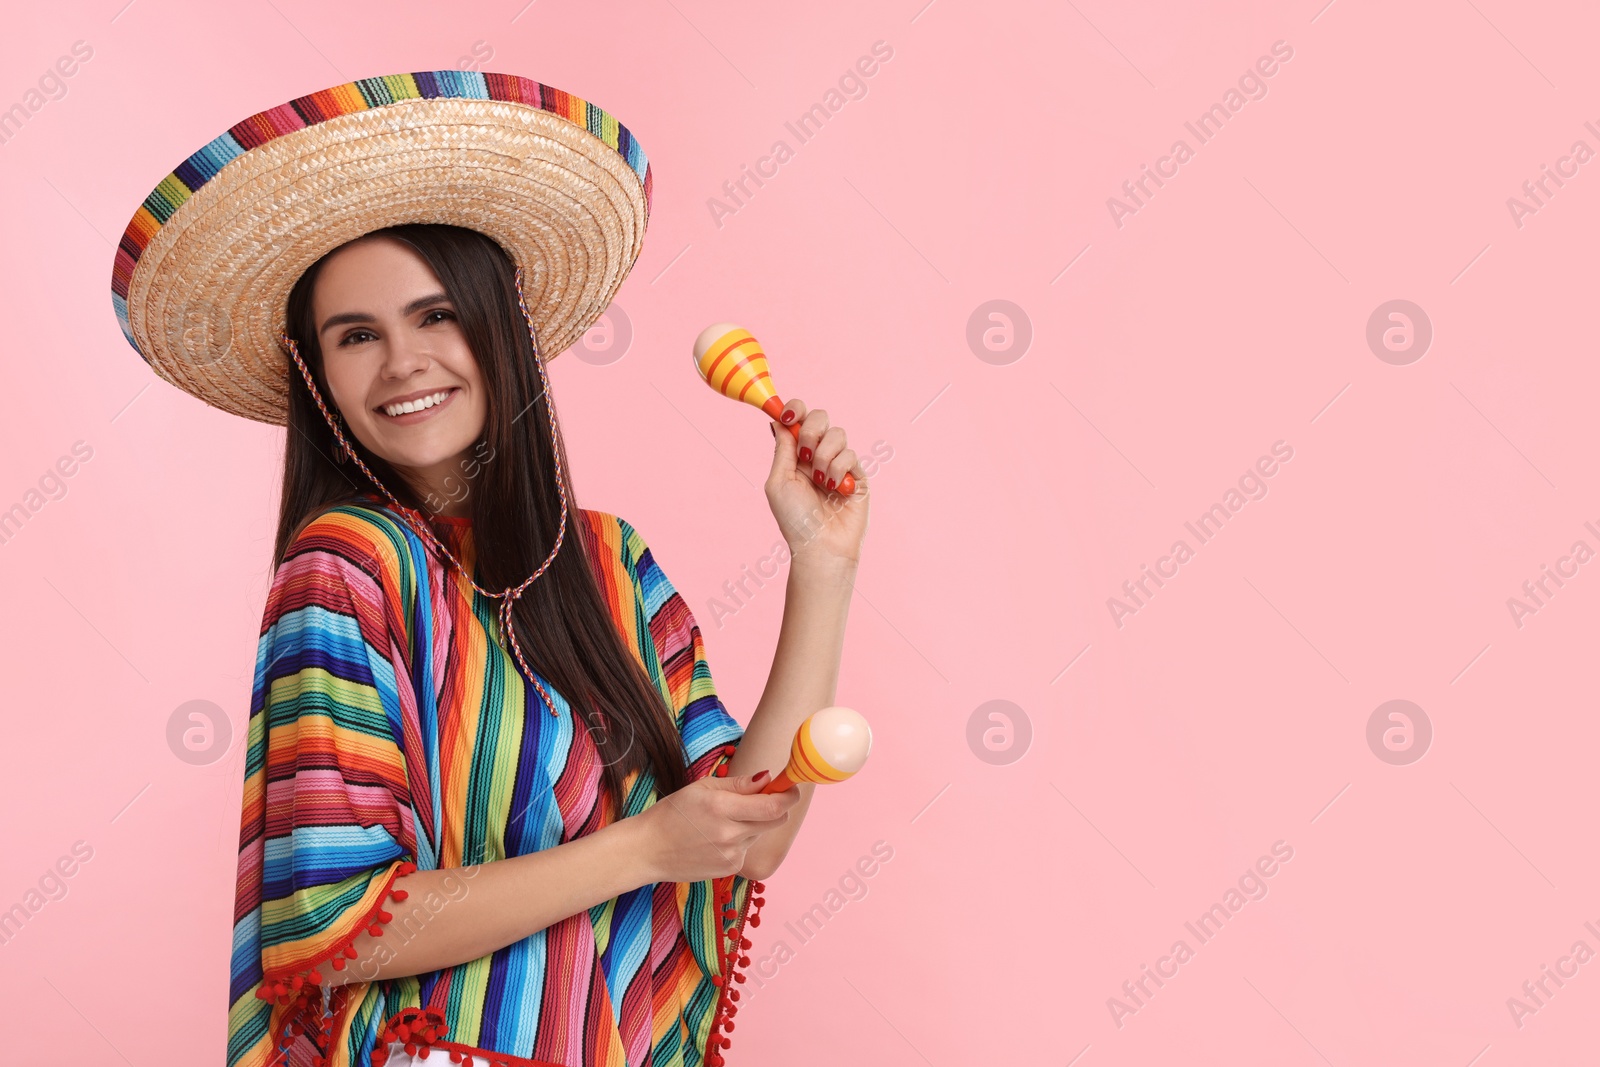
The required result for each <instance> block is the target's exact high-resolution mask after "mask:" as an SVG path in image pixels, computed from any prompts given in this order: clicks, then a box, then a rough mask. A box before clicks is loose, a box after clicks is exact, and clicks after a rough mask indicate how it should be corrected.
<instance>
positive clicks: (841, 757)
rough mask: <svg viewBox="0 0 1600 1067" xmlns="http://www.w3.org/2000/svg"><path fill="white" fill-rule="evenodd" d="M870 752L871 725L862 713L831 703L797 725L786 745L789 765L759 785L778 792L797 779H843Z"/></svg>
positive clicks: (820, 782) (821, 782) (821, 781)
mask: <svg viewBox="0 0 1600 1067" xmlns="http://www.w3.org/2000/svg"><path fill="white" fill-rule="evenodd" d="M871 751H872V728H871V727H869V726H868V725H867V720H866V719H863V718H862V717H861V713H860V712H858V711H854V710H852V709H851V708H846V707H841V706H839V705H834V706H833V707H831V708H823V709H822V710H821V711H819V712H817V713H816V714H815V715H812V716H811V717H810V718H808V719H807V720H806V721H805V722H803V723H801V724H800V729H799V730H797V731H795V735H794V744H793V745H791V746H790V747H789V765H788V766H787V767H785V768H784V769H783V770H781V771H779V772H778V774H777V777H775V778H773V779H772V780H771V781H770V782H768V783H767V784H766V785H764V786H762V787H761V792H763V793H781V792H783V791H784V790H785V789H788V788H789V787H790V786H792V785H794V784H795V783H796V782H815V783H817V784H818V785H827V784H830V783H833V782H842V781H844V780H845V779H846V778H848V777H850V776H851V775H852V774H855V773H856V772H857V771H859V770H860V769H861V765H862V764H863V763H865V762H867V753H869V752H871Z"/></svg>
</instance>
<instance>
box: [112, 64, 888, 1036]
mask: <svg viewBox="0 0 1600 1067" xmlns="http://www.w3.org/2000/svg"><path fill="white" fill-rule="evenodd" d="M472 77H475V78H476V79H478V80H476V81H473V80H471V78H470V77H469V76H467V75H456V74H455V73H454V72H432V73H425V74H407V75H396V76H392V77H391V78H386V79H371V80H369V81H366V82H357V83H352V84H351V85H348V86H341V87H338V88H337V89H334V90H326V91H324V93H321V94H313V96H311V97H302V98H299V99H298V100H296V101H292V102H291V104H289V105H284V108H280V109H274V112H263V113H261V114H260V115H257V116H253V117H252V119H249V120H246V121H245V122H244V123H241V124H239V125H238V126H235V127H234V128H233V129H232V130H230V132H229V134H228V135H227V137H228V139H229V143H228V144H224V143H223V139H222V138H219V139H217V141H214V142H212V143H211V144H210V145H208V146H207V147H206V149H203V150H202V151H201V152H199V153H196V154H195V156H192V157H191V158H190V160H188V161H186V163H185V165H184V167H180V169H179V170H178V171H176V172H174V174H173V175H172V176H171V178H169V180H168V181H167V182H164V183H163V186H162V187H159V188H158V189H157V191H156V192H155V193H153V194H152V197H151V199H147V201H146V203H145V207H143V208H141V212H142V213H143V214H144V215H147V216H149V217H148V218H144V217H141V216H136V217H135V219H134V223H133V224H132V225H130V227H129V236H127V237H125V238H124V245H123V251H122V253H121V254H120V255H119V261H118V268H117V271H118V272H117V275H116V277H115V278H114V283H113V285H114V289H115V290H117V298H118V301H119V303H118V311H119V315H121V316H122V318H123V321H124V328H125V330H126V331H127V334H128V337H129V340H130V342H132V343H133V344H134V347H135V348H136V349H138V350H139V351H140V352H141V354H143V355H144V356H145V358H146V359H147V360H149V361H150V362H151V364H152V365H153V366H154V367H155V368H156V369H157V370H158V372H161V373H162V374H163V376H164V377H167V378H168V379H169V380H172V381H175V382H176V383H177V384H179V385H181V386H182V387H183V388H185V389H187V390H188V391H190V392H192V393H193V394H194V395H196V396H199V397H201V398H202V399H205V400H206V401H207V402H208V403H212V404H215V405H216V406H218V407H222V408H224V409H225V410H230V411H234V412H236V413H239V414H243V415H247V416H249V417H255V418H262V419H263V421H281V422H283V423H284V424H286V425H287V427H288V432H287V435H286V446H285V459H284V476H283V488H282V498H281V506H280V511H279V523H278V533H277V538H276V542H275V546H274V553H273V561H274V566H275V571H274V577H273V582H272V586H271V589H270V591H269V594H268V598H267V605H266V611H265V618H264V620H263V625H262V630H261V637H260V643H259V647H258V652H257V663H256V673H255V679H254V685H253V692H252V701H251V706H250V719H249V730H248V733H247V740H246V743H247V745H248V750H247V756H246V770H245V788H244V796H243V806H242V820H241V835H240V853H239V866H238V882H237V896H236V907H235V915H234V922H235V925H234V936H233V956H232V966H231V975H232V981H231V989H230V996H229V1000H230V1005H231V1007H230V1011H229V1022H228V1035H229V1038H228V1040H229V1048H228V1057H227V1063H228V1064H229V1065H230V1067H234V1065H239V1064H278V1063H283V1064H290V1063H293V1064H296V1065H298V1064H301V1063H314V1064H318V1065H326V1067H343V1065H346V1064H355V1065H362V1067H365V1065H368V1064H371V1065H387V1067H401V1065H404V1064H408V1063H410V1062H412V1060H413V1057H416V1058H417V1059H418V1060H420V1059H421V1058H426V1057H427V1056H428V1055H429V1054H430V1053H431V1054H436V1055H441V1056H443V1055H445V1054H448V1059H449V1061H450V1062H452V1063H457V1062H459V1063H467V1062H471V1063H473V1064H497V1065H505V1067H550V1065H561V1067H580V1065H584V1067H587V1065H605V1067H611V1065H616V1067H640V1065H644V1064H650V1065H652V1067H661V1065H664V1064H681V1065H684V1067H694V1065H697V1064H700V1063H707V1064H712V1065H716V1064H720V1063H722V1062H723V1050H724V1049H725V1048H726V1047H727V1046H728V1045H729V1043H730V1040H729V1038H728V1037H727V1035H726V1033H724V1032H723V1031H728V1030H732V1029H733V1028H734V1023H733V1015H734V1014H735V1013H736V1012H737V1010H738V1004H737V999H738V990H737V984H738V983H739V982H741V981H742V980H743V978H744V976H743V975H742V974H740V973H738V971H737V968H738V967H739V966H740V965H742V964H746V963H748V956H747V955H746V954H745V950H747V949H748V948H749V947H750V941H749V938H748V936H747V933H746V932H745V926H746V922H747V921H748V923H749V924H750V925H756V924H758V923H759V916H758V914H757V912H756V909H758V908H759V905H760V903H761V898H760V896H759V895H758V894H759V892H760V889H761V882H760V879H764V878H766V877H768V876H770V875H771V874H772V872H773V871H775V870H776V869H777V867H778V866H779V864H780V863H781V862H782V860H783V858H784V857H785V855H786V854H787V852H788V850H789V848H790V846H791V845H792V843H793V841H794V839H795V835H796V834H797V832H798V830H799V828H800V825H801V822H802V820H803V818H804V815H805V812H806V809H807V807H808V806H809V803H810V800H811V790H812V788H813V787H812V786H809V785H798V786H795V787H793V788H791V789H790V790H788V791H786V792H783V793H777V794H761V793H760V792H759V790H760V788H761V784H762V780H763V779H764V778H765V777H766V776H767V774H768V773H770V772H772V771H775V770H777V769H779V768H781V767H782V766H783V765H784V764H785V762H786V760H787V756H788V748H789V744H790V741H791V740H792V738H793V736H794V733H795V731H796V729H797V728H798V727H799V725H800V723H801V722H802V721H803V720H804V719H805V717H806V716H808V715H809V714H811V713H812V712H814V711H816V710H818V709H819V708H821V707H824V706H826V705H828V704H831V703H833V701H834V690H835V685H836V680H837V676H838V667H839V659H840V652H841V646H842V638H843V631H844V624H845V618H846V612H847V609H848V606H849V601H850V595H851V591H852V588H853V578H854V572H855V569H856V566H857V563H858V561H859V558H860V549H861V544H862V538H863V536H864V534H865V530H866V518H867V494H866V481H867V479H866V476H865V472H864V471H863V470H862V469H861V466H860V464H859V462H858V461H857V457H856V454H855V452H854V451H853V450H851V449H850V448H849V447H848V446H847V441H846V437H845V434H844V431H843V430H842V429H841V428H840V427H838V426H834V425H832V424H831V423H830V422H829V420H828V417H827V414H826V412H824V411H822V410H808V409H807V408H806V407H805V405H804V404H802V403H801V402H799V401H791V402H790V403H789V404H788V405H787V407H786V408H785V409H784V413H783V417H782V418H783V421H784V422H785V423H786V424H797V425H798V426H799V427H800V433H799V439H798V440H795V439H794V438H793V437H792V436H791V434H789V433H787V432H785V433H778V432H776V429H774V438H775V445H774V456H773V463H772V467H771V471H770V473H769V475H768V478H767V481H766V485H765V492H766V497H767V501H768V504H769V506H770V507H771V509H772V512H773V515H774V517H775V519H776V520H777V522H778V525H779V528H780V530H781V531H782V533H783V535H784V537H785V539H786V541H787V543H788V545H789V547H790V559H789V564H790V572H789V578H788V584H787V591H786V600H785V604H784V615H783V624H782V630H781V633H780V635H779V639H778V645H777V649H776V652H775V654H774V658H773V664H772V670H771V673H770V675H769V677H768V681H767V685H766V689H765V691H764V692H763V695H762V697H761V700H760V702H759V703H758V704H757V706H756V708H755V709H754V710H753V711H752V713H751V715H750V723H749V726H748V727H747V728H743V729H741V727H740V726H739V724H738V723H737V721H735V720H734V719H733V718H732V717H731V716H730V715H729V714H728V713H727V711H726V709H725V708H724V707H723V705H722V703H721V701H720V699H719V698H718V696H717V694H716V690H715V687H714V685H713V682H712V678H711V673H710V670H709V667H708V665H707V662H706V659H705V654H704V644H703V641H702V639H701V634H700V631H699V628H698V626H697V625H696V623H695V620H694V618H693V615H692V614H691V612H690V611H689V609H688V607H687V604H686V603H685V601H684V600H683V598H682V597H681V596H680V595H679V594H678V592H677V591H676V590H675V589H674V587H673V586H672V584H671V582H670V581H669V580H668V579H667V576H666V574H665V573H664V571H663V570H662V568H661V566H660V563H659V562H658V561H657V560H656V558H655V556H654V554H653V553H652V551H651V550H650V547H649V546H648V545H647V544H646V542H645V541H644V539H643V537H642V536H641V535H640V533H639V531H638V530H637V529H635V528H634V526H633V525H632V524H630V523H629V522H628V521H626V520H625V519H623V518H621V517H619V516H617V515H615V514H611V513H607V512H603V511H595V510H587V509H583V508H579V507H576V506H575V505H573V504H572V501H571V495H570V492H571V489H570V485H569V483H568V479H567V477H566V463H565V453H564V448H563V446H562V441H561V436H560V432H559V428H558V424H557V420H556V416H555V408H554V405H553V404H552V402H551V397H550V392H549V380H548V378H547V377H546V374H545V367H544V364H545V363H546V362H548V360H549V359H550V358H552V355H553V353H554V352H556V351H559V348H557V347H555V346H556V345H560V346H561V347H565V345H564V344H562V341H566V342H569V343H570V341H571V340H572V339H574V338H575V337H576V336H578V335H579V334H580V333H581V332H582V330H583V329H586V328H587V327H588V325H590V324H592V322H593V321H594V320H595V319H596V318H598V315H599V314H600V313H601V312H602V311H603V310H604V307H605V304H606V303H607V302H609V299H610V295H611V293H613V292H614V291H615V288H616V286H617V285H619V284H620V283H621V280H622V276H623V275H624V274H626V271H627V269H628V267H629V266H631V263H632V261H633V259H634V257H636V255H637V252H638V245H639V241H640V240H641V239H642V235H643V224H644V221H645V220H646V218H647V215H648V203H649V198H648V194H649V189H650V178H649V171H648V166H647V164H644V163H643V155H642V153H640V152H639V151H638V147H637V144H636V142H634V141H633V140H632V138H631V135H629V134H628V133H627V132H626V130H625V129H624V128H622V127H620V126H617V125H616V124H615V120H614V119H611V118H610V116H607V115H605V114H604V113H603V112H599V110H598V109H597V108H594V107H593V105H588V104H585V103H584V102H582V101H578V102H577V103H576V104H574V103H573V99H572V98H570V97H568V96H566V94H557V93H556V91H554V90H551V89H550V88H549V87H545V86H539V85H538V84H537V83H534V82H530V81H528V80H527V79H518V78H511V77H510V76H504V75H476V76H472ZM356 104H359V105H360V106H355V105H356ZM488 105H492V106H488ZM580 106H581V108H582V109H583V112H584V121H583V122H582V124H581V125H580V124H579V123H578V122H576V121H574V119H573V112H574V111H576V110H578V108H579V107H580ZM285 109H287V112H286V111H285ZM597 113H598V115H599V116H600V118H599V119H597V118H596V114H597ZM290 114H292V116H293V118H290V117H289V115H290ZM264 116H265V117H266V118H264ZM347 119H348V120H352V121H344V120H347ZM296 120H298V121H299V125H296V124H295V121H296ZM261 130H270V131H271V135H270V136H265V135H262V134H260V131H261ZM530 130H531V131H533V132H534V133H536V134H537V135H538V136H532V135H530V134H529V131H530ZM595 130H600V131H601V134H598V135H597V134H596V133H594V132H592V131H595ZM253 137H255V138H258V139H257V142H256V143H255V144H250V143H249V142H250V141H251V139H252V138H253ZM486 145H488V146H490V147H492V148H493V149H494V150H495V151H494V152H487V151H484V149H485V146H486ZM597 146H598V147H597ZM496 153H497V154H496ZM607 153H609V155H608V154H607ZM579 156H582V157H583V158H581V159H580V158H578V157H579ZM508 159H510V160H515V163H513V164H508V163H507V162H506V160H508ZM219 160H221V162H220V163H219ZM619 160H620V163H621V165H618V163H619ZM236 164H238V165H236ZM591 164H592V166H591ZM562 169H564V170H565V171H566V172H567V176H566V179H565V180H564V179H563V177H562V176H561V174H560V173H559V171H561V170H562ZM353 174H361V175H364V180H363V181H360V182H356V181H354V180H353V178H352V175H353ZM628 176H632V177H633V179H634V181H635V184H634V185H633V186H631V187H630V186H628V185H627V183H626V180H625V179H626V177H628ZM535 178H536V179H537V180H535ZM389 179H393V181H392V183H391V182H389ZM618 179H624V180H621V181H620V183H617V184H616V185H615V188H614V189H612V190H610V191H609V192H608V191H605V190H603V189H602V188H601V187H602V186H603V185H604V183H605V182H606V181H607V180H611V181H613V182H614V183H616V182H617V180H618ZM175 182H176V183H178V185H177V186H174V184H173V183H175ZM386 183H389V184H392V186H393V188H391V189H390V190H389V191H390V192H391V193H394V194H395V195H394V196H393V197H389V198H386V197H384V196H383V195H381V194H382V193H383V192H384V191H385V190H384V188H383V187H384V186H385V184H386ZM158 196H159V197H161V198H162V200H161V202H160V203H156V204H155V206H154V207H152V204H153V202H154V201H155V200H156V198H157V197H158ZM407 197H414V198H415V199H414V201H412V202H410V203H408V202H407ZM251 198H254V203H253V205H252V203H250V201H251ZM174 200H176V202H177V204H178V206H177V207H176V208H173V207H172V206H171V203H172V201H174ZM416 203H426V204H428V205H429V209H428V210H427V211H419V210H418V208H417V207H416V206H415V204H416ZM619 204H620V205H622V206H621V207H619V206H618V205H619ZM252 208H253V211H252ZM419 214H422V215H431V216H433V217H434V218H435V219H442V221H428V222H418V221H416V216H417V215H419ZM597 217H598V218H600V219H601V220H602V221H601V222H600V223H598V224H595V223H594V221H593V220H594V219H595V218H597ZM508 219H510V220H513V221H509V222H508V221H507V220H508ZM586 226H588V227H590V229H587V230H586V229H585V227H586ZM241 227H242V228H243V231H244V232H241ZM563 230H564V231H566V232H565V238H566V239H567V242H568V245H570V247H562V244H561V241H562V239H563V233H562V231H563ZM619 234H620V235H622V236H623V237H624V238H630V237H631V250H630V248H629V241H627V240H624V241H623V242H622V243H621V246H620V251H619V246H618V244H617V242H616V241H615V240H614V238H615V237H617V235H619ZM541 242H545V243H544V244H543V245H541ZM513 250H514V251H513ZM296 262H299V263H304V264H306V265H305V266H304V267H303V268H297V267H296V266H295V264H296ZM225 267H226V268H227V269H226V271H224V268H225ZM585 271H588V273H587V274H586V273H585ZM530 273H531V274H534V275H536V277H535V279H534V284H533V285H532V286H531V287H530V286H528V285H527V278H528V275H529V274H530ZM201 277H205V278H208V279H212V280H211V281H209V282H199V281H197V279H199V278H201ZM219 278H220V279H221V280H220V281H219V280H217V279H219ZM186 280H187V282H188V284H187V285H185V284H184V283H185V281H186ZM252 282H253V283H254V284H252ZM575 293H576V294H578V295H577V296H576V297H575V296H574V294H575ZM268 329H276V330H277V337H276V339H277V341H278V350H277V351H276V352H275V353H274V352H269V351H264V348H265V346H264V345H262V344H261V343H260V342H261V334H262V331H263V330H268ZM548 337H554V338H556V339H557V340H555V341H547V340H545V339H546V338H548ZM252 341H253V342H254V343H252ZM271 357H276V358H271ZM274 414H276V415H277V416H278V418H276V419H274V418H273V417H272V416H273V415H274ZM667 471H670V468H666V469H665V470H664V473H666V472H667ZM847 472H848V473H852V474H853V475H854V476H855V479H856V483H857V486H858V488H857V490H856V492H855V493H854V494H853V495H852V496H850V497H840V496H838V494H836V493H834V492H833V491H832V487H833V486H834V485H836V484H837V483H838V482H839V481H842V479H843V478H844V475H845V474H846V473H847ZM668 476H669V477H681V476H680V475H677V474H676V473H675V472H672V473H668ZM683 481H684V484H685V493H686V496H687V495H689V494H692V493H693V492H695V490H694V488H693V486H694V484H695V481H694V479H693V478H684V479H683ZM819 519H820V521H819ZM441 1062H442V1061H441Z"/></svg>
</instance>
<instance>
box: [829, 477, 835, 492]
mask: <svg viewBox="0 0 1600 1067" xmlns="http://www.w3.org/2000/svg"><path fill="white" fill-rule="evenodd" d="M833 484H834V483H833V479H832V478H829V479H828V488H829V489H832V488H833Z"/></svg>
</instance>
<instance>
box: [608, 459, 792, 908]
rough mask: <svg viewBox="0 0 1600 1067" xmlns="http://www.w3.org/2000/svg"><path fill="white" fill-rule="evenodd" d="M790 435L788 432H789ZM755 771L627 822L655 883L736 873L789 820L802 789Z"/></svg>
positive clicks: (707, 783) (713, 781)
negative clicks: (777, 784)
mask: <svg viewBox="0 0 1600 1067" xmlns="http://www.w3.org/2000/svg"><path fill="white" fill-rule="evenodd" d="M785 436H787V435H785ZM766 777H767V776H766V773H765V772H763V773H762V775H761V777H760V778H759V779H757V778H755V777H754V776H752V775H739V776H737V777H729V778H717V777H715V776H708V777H705V778H701V779H698V780H696V781H693V782H690V783H689V784H688V785H686V786H684V787H683V788H682V789H680V790H678V791H677V792H675V793H669V794H667V795H666V796H664V797H662V798H661V799H659V800H657V801H656V802H655V803H654V804H652V805H651V806H650V807H648V808H646V809H645V810H644V811H642V812H640V813H639V814H638V815H635V816H633V818H632V819H629V820H627V821H629V822H634V821H637V823H638V826H636V829H638V830H640V831H641V833H640V838H641V840H642V841H643V847H644V848H645V850H646V853H647V855H646V866H647V868H648V869H649V870H650V871H651V872H652V874H653V878H652V881H656V882H699V881H704V880H705V879H708V878H722V877H725V876H727V875H730V874H737V873H738V872H739V869H740V868H741V867H743V866H744V854H745V852H746V851H747V850H748V849H749V848H750V846H751V845H752V844H754V843H755V841H756V838H758V837H760V836H761V835H762V834H763V833H765V832H766V831H768V830H773V829H776V828H777V827H779V826H782V825H783V824H784V823H786V822H788V821H789V809H790V808H792V807H794V806H795V805H796V804H798V803H799V802H800V790H799V789H796V788H794V787H793V786H791V787H790V788H788V789H787V790H785V791H783V792H782V793H761V792H758V790H760V788H761V786H762V784H763V783H764V782H765V781H766Z"/></svg>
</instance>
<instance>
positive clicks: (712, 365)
mask: <svg viewBox="0 0 1600 1067" xmlns="http://www.w3.org/2000/svg"><path fill="white" fill-rule="evenodd" d="M694 368H695V370H697V371H699V372H700V377H701V378H703V379H704V380H705V383H706V384H707V385H709V386H711V388H713V389H715V390H716V391H717V392H719V393H721V394H722V395H723V396H725V397H728V398H729V399H732V400H742V401H744V402H745V403H746V404H752V405H754V406H755V407H758V408H760V409H761V410H762V411H765V412H766V413H767V414H768V415H769V416H771V418H772V420H773V421H774V422H777V423H778V425H779V426H782V425H783V423H782V422H781V421H779V416H781V415H782V414H783V401H782V400H781V399H779V397H778V391H777V390H776V389H775V388H773V385H772V372H771V371H770V370H769V369H768V368H767V354H766V353H765V352H763V351H762V350H761V342H760V341H757V340H756V339H755V337H753V336H752V335H751V333H750V331H749V330H746V329H744V328H743V327H740V326H735V325H734V324H733V323H731V322H719V323H717V324H715V325H714V326H707V327H706V328H705V329H703V330H701V331H700V336H699V337H697V338H695V342H694ZM789 432H791V433H793V434H794V436H795V439H796V440H798V439H799V437H800V424H799V423H795V424H794V425H793V426H790V427H789ZM855 491H856V479H855V475H853V474H849V473H846V474H845V476H844V479H843V480H842V481H840V482H839V492H840V493H841V494H842V495H844V496H849V495H850V494H851V493H854V492H855Z"/></svg>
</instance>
